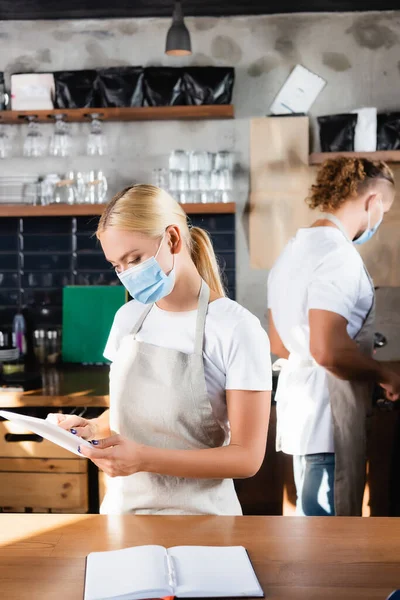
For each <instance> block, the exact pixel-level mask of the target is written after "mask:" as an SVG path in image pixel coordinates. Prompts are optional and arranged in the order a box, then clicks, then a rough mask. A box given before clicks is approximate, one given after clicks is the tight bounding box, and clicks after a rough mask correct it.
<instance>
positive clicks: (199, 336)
mask: <svg viewBox="0 0 400 600" xmlns="http://www.w3.org/2000/svg"><path fill="white" fill-rule="evenodd" d="M209 300H210V288H209V287H208V285H207V284H206V282H205V281H204V280H202V283H201V289H200V295H199V304H198V307H197V320H196V334H195V338H194V353H195V354H200V355H202V354H203V340H204V329H205V324H206V316H207V311H208V303H209ZM153 306H154V303H153V304H150V305H149V306H147V307H146V308H145V310H144V311H143V313H142V314H141V315H140V317H139V319H138V321H137V322H136V324H135V325H134V327H133V328H132V330H131V334H132V335H134V336H135V335H136V334H137V333H138V332H139V331H140V329H141V328H142V325H143V323H144V321H145V319H146V317H147V316H148V314H149V312H150V311H151V309H152V308H153Z"/></svg>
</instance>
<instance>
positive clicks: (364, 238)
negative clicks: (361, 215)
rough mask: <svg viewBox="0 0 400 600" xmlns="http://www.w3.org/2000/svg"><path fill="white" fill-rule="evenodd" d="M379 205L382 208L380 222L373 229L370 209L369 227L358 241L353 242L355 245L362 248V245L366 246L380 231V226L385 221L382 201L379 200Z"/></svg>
mask: <svg viewBox="0 0 400 600" xmlns="http://www.w3.org/2000/svg"><path fill="white" fill-rule="evenodd" d="M379 204H380V207H381V217H380V219H379V221H378V222H377V224H376V225H374V227H372V228H371V213H370V209H369V208H368V227H367V229H366V230H365V231H364V233H362V234H361V235H360V236H359V237H358V238H357V239H356V240H353V243H354V244H357V246H360V245H361V244H365V242H368V241H369V240H370V239H371V238H372V236H373V235H375V233H376V232H377V231H378V228H379V225H380V224H381V223H382V221H383V206H382V200H379Z"/></svg>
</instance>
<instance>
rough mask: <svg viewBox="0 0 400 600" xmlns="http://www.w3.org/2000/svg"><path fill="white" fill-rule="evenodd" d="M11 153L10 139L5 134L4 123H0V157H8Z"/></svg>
mask: <svg viewBox="0 0 400 600" xmlns="http://www.w3.org/2000/svg"><path fill="white" fill-rule="evenodd" d="M11 154H12V144H11V140H10V138H9V137H8V135H7V130H6V127H5V125H2V124H1V123H0V158H9V157H10V156H11Z"/></svg>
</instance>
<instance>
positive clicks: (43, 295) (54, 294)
mask: <svg viewBox="0 0 400 600" xmlns="http://www.w3.org/2000/svg"><path fill="white" fill-rule="evenodd" d="M22 298H23V302H24V304H26V305H28V306H42V305H45V304H53V305H57V304H58V305H60V306H61V304H62V287H60V288H56V289H53V290H35V289H25V290H24V291H23V294H22Z"/></svg>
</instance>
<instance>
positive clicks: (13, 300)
mask: <svg viewBox="0 0 400 600" xmlns="http://www.w3.org/2000/svg"><path fill="white" fill-rule="evenodd" d="M18 304H19V290H4V291H0V306H18Z"/></svg>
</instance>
